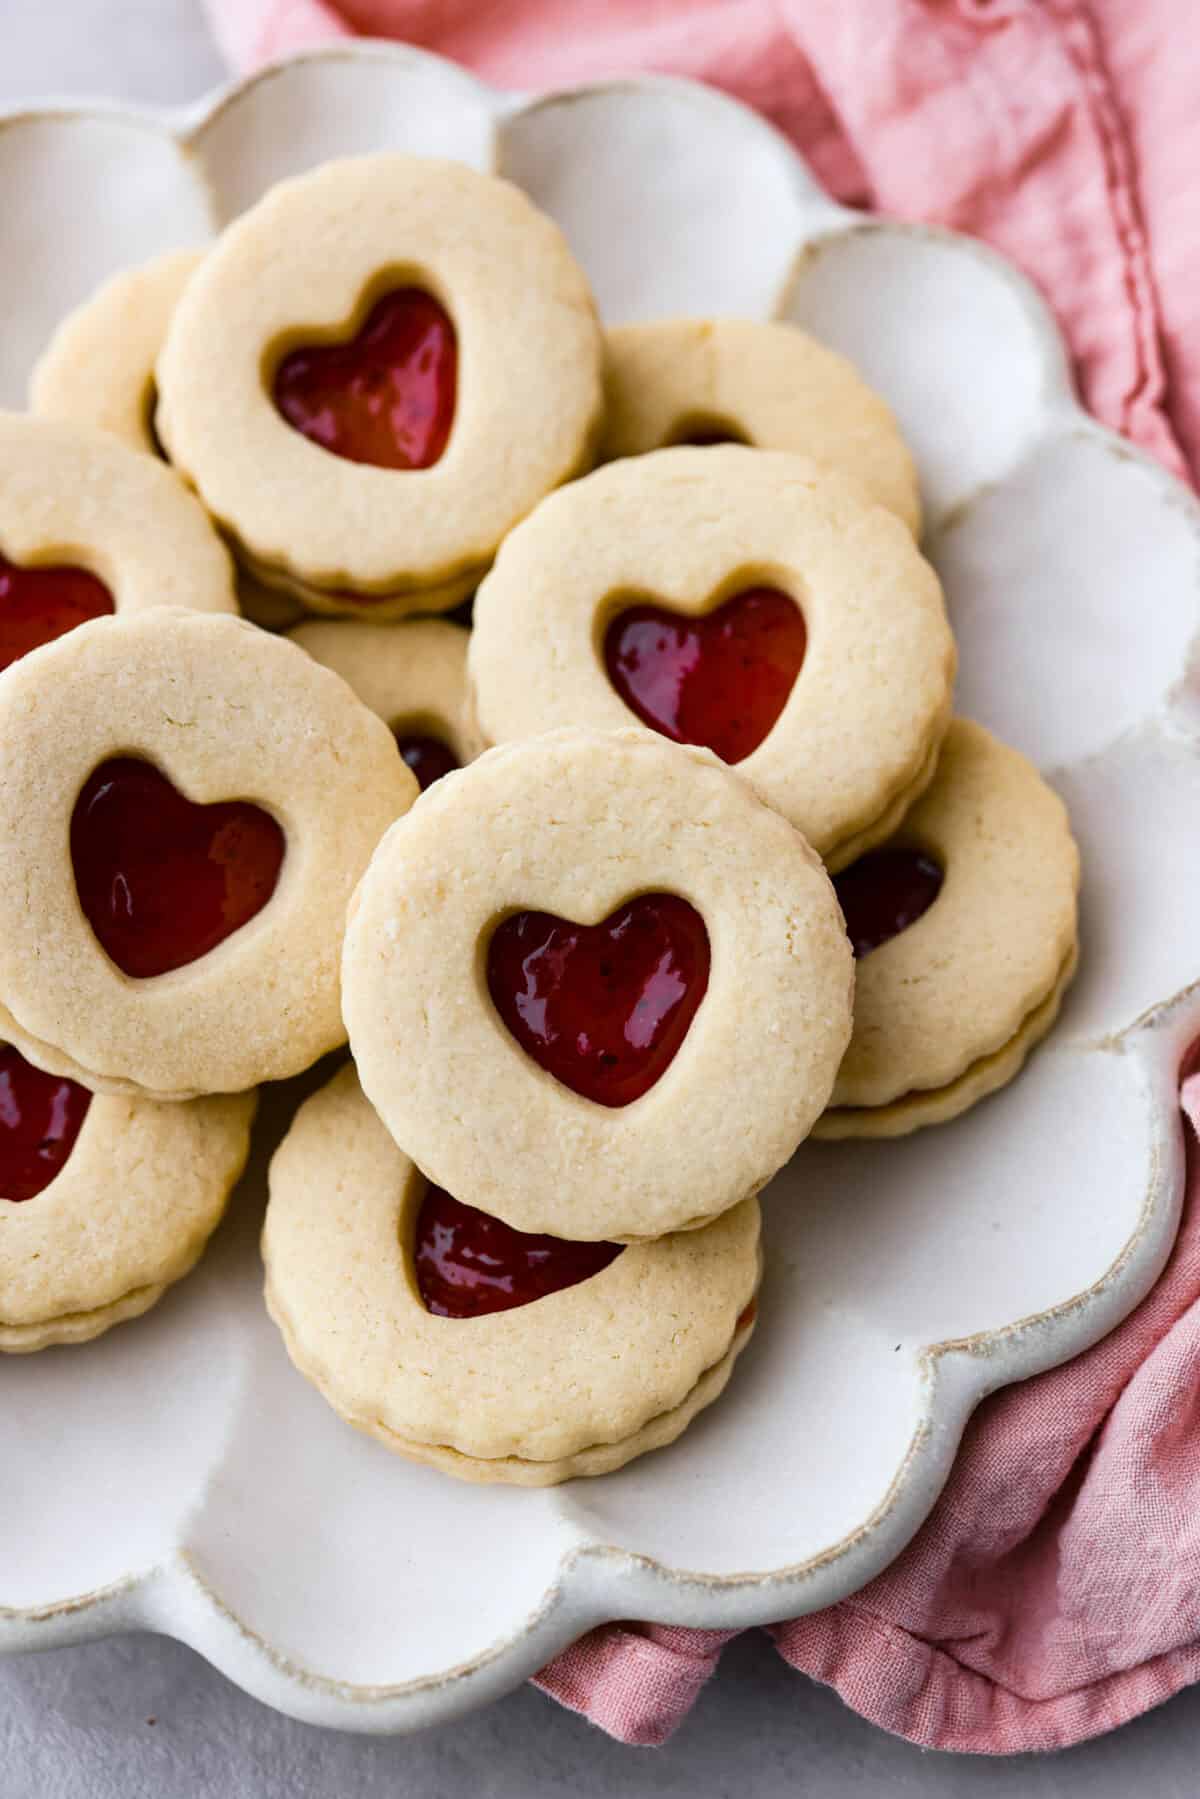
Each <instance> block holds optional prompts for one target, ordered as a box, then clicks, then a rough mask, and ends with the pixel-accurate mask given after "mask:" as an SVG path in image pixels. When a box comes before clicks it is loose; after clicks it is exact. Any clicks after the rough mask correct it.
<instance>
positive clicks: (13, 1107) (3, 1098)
mask: <svg viewBox="0 0 1200 1799" xmlns="http://www.w3.org/2000/svg"><path fill="white" fill-rule="evenodd" d="M91 1103H92V1096H91V1094H90V1093H89V1092H88V1090H87V1088H86V1087H80V1086H79V1085H78V1084H77V1082H75V1081H67V1080H64V1079H63V1078H62V1076H61V1075H57V1074H43V1073H42V1070H41V1069H40V1068H35V1067H34V1066H33V1064H32V1063H31V1062H27V1061H26V1060H25V1058H24V1056H23V1055H21V1054H20V1052H19V1051H18V1050H15V1049H14V1048H13V1047H12V1044H11V1043H5V1044H0V1199H12V1200H22V1199H32V1198H33V1197H34V1195H35V1194H38V1193H40V1192H41V1191H42V1188H43V1187H48V1186H49V1185H50V1182H51V1181H52V1180H53V1179H54V1177H55V1175H56V1174H57V1173H58V1172H59V1170H60V1169H61V1168H62V1167H63V1165H64V1164H65V1162H66V1160H67V1157H68V1156H69V1155H70V1153H71V1151H72V1150H73V1149H74V1147H75V1139H76V1137H78V1135H79V1131H80V1127H81V1125H82V1124H83V1121H84V1119H85V1118H86V1117H87V1109H88V1107H89V1106H90V1105H91Z"/></svg>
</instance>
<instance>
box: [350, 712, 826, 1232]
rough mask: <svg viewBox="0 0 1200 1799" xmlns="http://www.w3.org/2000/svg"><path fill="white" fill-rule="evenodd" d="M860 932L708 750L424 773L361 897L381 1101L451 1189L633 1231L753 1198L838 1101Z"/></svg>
mask: <svg viewBox="0 0 1200 1799" xmlns="http://www.w3.org/2000/svg"><path fill="white" fill-rule="evenodd" d="M852 973H853V970H852V958H851V954H850V946H849V943H848V942H847V940H846V936H845V932H844V930H843V927H842V919H841V914H840V912H839V911H838V908H837V903H836V900H835V899H834V894H833V889H832V887H831V885H830V882H829V880H828V877H827V876H826V874H825V871H824V869H823V868H822V867H821V865H820V863H819V861H818V860H817V857H816V856H815V855H814V854H813V852H812V851H811V850H810V849H809V848H808V846H807V844H806V843H805V842H804V840H803V839H802V838H801V837H800V835H799V834H798V833H797V832H796V831H794V830H792V828H791V827H790V826H789V825H788V824H787V823H786V821H785V820H784V819H782V818H780V817H779V816H778V814H777V813H775V812H772V811H771V810H770V809H769V808H768V807H766V806H764V805H763V804H762V803H761V802H760V801H759V800H758V799H756V797H755V795H754V794H753V792H752V791H751V789H750V788H749V787H748V786H747V785H746V784H745V782H744V781H741V780H739V779H738V778H737V776H736V775H733V774H731V773H730V772H729V770H728V769H725V768H722V767H721V765H720V763H719V762H718V761H717V760H716V758H715V757H713V756H711V755H709V754H708V753H707V752H706V751H702V750H689V749H682V748H679V747H678V746H676V745H674V744H668V743H664V742H662V741H660V740H659V739H656V738H654V737H652V736H650V735H649V733H647V732H643V731H629V732H624V733H622V732H613V733H611V734H605V733H601V732H594V731H583V730H579V731H562V732H558V733H556V734H555V735H553V736H551V737H542V738H539V739H534V740H530V741H529V742H525V743H519V744H512V745H509V746H506V747H505V748H504V749H502V750H495V751H492V752H491V753H490V754H488V755H485V756H483V757H481V758H480V760H479V761H477V762H474V763H472V765H471V766H470V768H467V769H464V770H463V771H462V772H461V773H460V774H457V775H455V777H454V779H453V780H449V781H443V782H441V783H439V784H438V785H437V786H436V787H434V788H432V789H431V790H430V791H429V792H428V793H427V794H426V795H425V796H424V797H423V798H422V800H421V803H420V805H418V806H415V807H414V808H413V810H412V813H411V814H410V816H409V817H408V818H407V819H405V820H402V821H401V822H400V823H399V824H398V825H396V826H395V827H393V829H392V830H391V831H389V832H388V834H387V836H386V837H385V838H384V840H383V842H382V843H381V844H380V845H379V848H378V849H377V850H376V852H375V855H374V856H373V858H372V860H371V866H370V868H369V869H368V871H367V874H366V876H365V877H364V879H363V882H362V884H361V886H360V888H359V890H358V893H357V894H356V896H355V899H354V902H353V904H352V906H351V914H350V921H349V925H348V928H347V935H346V951H345V957H344V961H343V1005H344V1009H345V1016H346V1023H347V1027H348V1030H349V1034H350V1042H351V1047H352V1049H353V1052H354V1058H355V1061H356V1063H357V1065H358V1070H359V1076H360V1078H361V1081H362V1084H363V1088H364V1090H365V1092H366V1094H367V1096H368V1098H369V1099H370V1100H371V1101H372V1103H373V1104H374V1106H375V1108H376V1110H377V1111H378V1112H379V1115H380V1117H381V1118H382V1119H383V1121H384V1123H385V1125H386V1126H387V1128H388V1129H389V1130H390V1131H391V1133H392V1136H393V1138H394V1139H395V1141H396V1142H397V1143H398V1144H399V1145H400V1146H401V1148H403V1149H404V1151H405V1152H406V1153H407V1154H408V1155H410V1156H411V1157H412V1159H413V1160H414V1161H415V1162H416V1163H417V1165H418V1166H419V1167H420V1168H421V1169H422V1170H423V1171H424V1173H425V1174H426V1175H427V1176H428V1177H429V1179H430V1180H431V1181H433V1182H435V1183H436V1184H437V1185H438V1186H441V1187H444V1188H445V1189H446V1191H447V1192H449V1193H451V1194H453V1195H454V1196H455V1198H456V1199H459V1200H461V1201H463V1202H464V1203H466V1204H468V1205H472V1206H477V1207H479V1208H481V1209H482V1210H484V1211H486V1212H490V1213H492V1214H493V1215H494V1216H496V1217H498V1218H501V1219H503V1220H504V1222H505V1223H507V1224H510V1225H512V1226H513V1227H514V1229H517V1230H522V1231H533V1232H548V1233H550V1234H551V1235H554V1236H559V1237H574V1238H580V1239H585V1238H586V1239H622V1240H633V1239H637V1238H644V1237H654V1236H660V1235H662V1234H663V1233H664V1232H667V1231H673V1230H679V1229H682V1228H685V1227H686V1228H691V1227H693V1226H696V1225H700V1224H704V1223H706V1222H707V1221H708V1220H709V1219H711V1218H713V1217H715V1216H716V1215H717V1214H718V1213H720V1212H723V1211H726V1210H727V1209H728V1208H729V1207H731V1206H734V1205H736V1204H737V1202H738V1201H739V1200H741V1199H744V1198H746V1197H747V1196H748V1195H751V1194H754V1193H756V1192H757V1191H758V1189H759V1188H760V1187H762V1186H763V1185H764V1183H765V1182H766V1181H768V1180H769V1179H770V1177H771V1176H772V1175H773V1174H774V1173H775V1171H776V1169H777V1168H779V1167H780V1166H781V1165H782V1164H783V1163H784V1162H785V1161H786V1160H787V1159H788V1157H789V1156H790V1155H791V1154H792V1152H793V1150H794V1149H795V1148H796V1146H797V1144H798V1143H799V1142H800V1141H801V1139H802V1138H803V1137H804V1136H805V1135H806V1133H807V1131H808V1130H809V1128H810V1126H811V1124H812V1123H813V1121H814V1120H815V1118H816V1117H817V1116H818V1115H819V1114H820V1112H821V1111H822V1110H823V1109H824V1107H825V1104H826V1101H827V1099H828V1096H829V1093H830V1091H831V1088H832V1085H833V1079H834V1075H835V1073H836V1070H837V1065H838V1063H839V1062H840V1060H841V1056H842V1053H843V1050H844V1049H845V1046H846V1042H847V1040H848V1037H849V1028H850V999H851V987H852Z"/></svg>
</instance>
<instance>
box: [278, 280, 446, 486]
mask: <svg viewBox="0 0 1200 1799" xmlns="http://www.w3.org/2000/svg"><path fill="white" fill-rule="evenodd" d="M457 384H458V340H457V338H456V336H455V332H454V326H453V324H452V323H451V320H450V316H449V314H448V313H447V312H446V311H445V309H444V307H442V306H440V305H439V304H438V302H437V301H436V300H435V299H434V298H433V295H432V294H427V293H423V292H422V291H421V289H420V288H419V287H398V288H396V289H394V290H393V292H392V293H390V294H385V295H384V296H383V298H382V299H381V300H379V301H378V302H377V303H376V304H375V305H374V306H373V307H372V308H371V311H370V312H369V314H368V315H367V319H366V322H365V324H364V325H363V327H362V330H361V331H360V332H359V333H358V336H357V337H354V338H351V339H350V341H349V342H348V343H340V344H305V345H303V346H301V348H300V349H297V350H292V351H290V352H289V354H288V355H287V356H285V357H284V358H283V361H282V362H281V363H280V364H279V367H278V369H277V370H276V371H275V382H274V389H273V391H274V398H275V405H276V408H277V409H278V411H279V412H280V413H281V414H282V415H283V417H284V418H285V419H286V420H287V422H288V424H289V425H292V426H294V428H295V429H296V430H297V431H299V432H301V433H302V434H303V435H304V436H305V437H307V438H309V439H310V440H311V441H312V442H313V443H316V444H320V446H321V448H322V449H323V450H329V451H330V452H331V453H332V454H333V455H334V456H342V457H344V458H345V459H346V460H347V461H348V462H367V463H371V464H372V465H373V466H374V467H376V468H390V469H417V468H431V467H432V465H433V464H434V463H435V462H436V461H437V460H438V458H439V456H440V455H441V454H442V451H443V450H444V449H445V448H446V441H447V439H448V438H449V436H450V427H451V425H452V424H453V423H454V402H455V394H456V391H457Z"/></svg>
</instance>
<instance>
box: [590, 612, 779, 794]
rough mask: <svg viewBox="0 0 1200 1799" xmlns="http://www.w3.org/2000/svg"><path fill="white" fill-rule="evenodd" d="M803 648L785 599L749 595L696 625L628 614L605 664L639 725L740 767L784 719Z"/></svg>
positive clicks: (673, 615) (677, 617)
mask: <svg viewBox="0 0 1200 1799" xmlns="http://www.w3.org/2000/svg"><path fill="white" fill-rule="evenodd" d="M807 641H808V634H807V632H806V631H805V628H804V618H803V615H802V613H801V611H800V608H799V607H798V606H797V605H796V602H795V601H794V600H793V599H792V598H791V597H790V595H788V594H786V593H780V592H779V590H778V589H777V588H774V587H748V588H747V589H746V591H745V592H744V593H735V594H734V596H733V598H732V599H730V600H726V601H725V603H724V605H722V606H718V607H716V608H715V610H714V611H712V612H705V613H702V614H701V615H700V617H699V618H685V617H684V616H683V614H682V613H679V612H669V611H668V610H667V609H666V608H665V607H663V606H651V605H641V606H631V607H629V608H628V610H627V611H625V612H621V613H618V614H617V616H616V618H614V619H613V621H612V623H611V624H610V625H609V627H608V630H607V631H606V633H605V637H604V662H605V667H606V668H607V670H608V678H609V680H610V681H611V682H612V684H613V686H614V687H615V688H616V690H617V692H618V693H619V694H620V696H621V698H622V699H623V700H624V702H625V704H626V705H627V706H628V707H629V709H630V711H632V712H636V713H637V715H638V717H639V718H640V719H641V720H642V723H643V724H647V725H650V726H652V727H653V729H654V730H656V731H661V732H662V734H663V736H664V737H670V738H671V739H672V740H673V741H674V742H675V743H699V744H703V745H704V746H705V747H706V748H707V749H710V750H715V751H716V753H717V755H718V756H720V758H721V760H722V762H740V761H742V759H743V757H745V756H748V755H749V754H750V752H751V750H756V749H757V748H758V746H759V744H760V743H761V742H762V740H763V738H764V737H765V736H766V735H767V733H768V732H769V731H770V729H771V727H772V726H773V725H774V723H775V721H776V719H777V718H778V717H779V714H780V713H781V712H782V711H783V708H784V706H785V705H786V703H787V697H788V694H789V693H790V692H791V691H792V686H793V684H794V682H795V679H796V676H797V675H798V674H799V673H800V665H801V663H802V662H803V661H804V650H805V646H806V644H807Z"/></svg>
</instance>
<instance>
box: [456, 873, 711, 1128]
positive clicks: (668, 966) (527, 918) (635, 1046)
mask: <svg viewBox="0 0 1200 1799" xmlns="http://www.w3.org/2000/svg"><path fill="white" fill-rule="evenodd" d="M708 968H709V949H708V932H707V931H706V930H705V928H704V920H703V919H702V918H701V916H700V914H699V912H697V911H696V909H695V907H694V906H690V905H689V904H688V902H687V901H686V900H683V899H680V898H678V896H677V895H675V894H671V893H646V894H642V895H641V896H640V897H639V898H638V899H633V900H629V901H627V903H626V904H625V905H623V906H620V907H618V909H617V910H616V911H615V912H612V913H610V914H609V916H608V917H607V918H606V919H604V920H603V921H602V922H601V923H600V924H597V925H580V924H573V923H572V922H571V921H570V920H569V919H565V918H555V917H554V916H553V914H552V913H549V912H516V913H514V914H513V915H512V916H511V917H510V918H506V919H505V920H504V922H503V923H502V924H500V925H498V926H497V928H496V930H495V931H494V932H493V934H492V939H491V942H490V943H489V945H488V955H487V977H488V989H489V991H490V993H491V996H492V1003H493V1004H494V1006H495V1008H496V1010H497V1012H499V1014H500V1016H501V1018H502V1019H503V1020H504V1022H505V1024H506V1025H507V1026H508V1028H509V1030H510V1031H511V1032H512V1034H513V1036H514V1037H515V1038H516V1040H517V1042H518V1043H519V1044H520V1045H521V1048H522V1049H523V1050H525V1051H526V1053H527V1054H528V1055H530V1056H532V1057H533V1059H534V1061H535V1062H538V1063H539V1064H540V1065H541V1066H542V1067H543V1068H544V1069H546V1070H547V1072H548V1073H550V1074H552V1075H553V1076H554V1077H555V1079H556V1080H559V1081H561V1082H562V1083H563V1085H564V1086H565V1087H570V1088H571V1090H572V1091H573V1092H575V1093H580V1094H582V1095H583V1097H584V1098H585V1099H591V1100H595V1101H596V1103H597V1104H598V1105H601V1106H627V1105H629V1103H630V1102H631V1101H632V1100H635V1099H640V1098H641V1096H642V1094H643V1093H646V1092H648V1091H649V1089H650V1088H651V1087H653V1085H654V1083H655V1082H656V1081H657V1080H659V1079H660V1078H661V1077H662V1075H663V1074H664V1073H665V1071H666V1069H667V1067H668V1065H669V1064H670V1062H671V1061H672V1059H673V1057H674V1056H675V1054H676V1052H677V1051H678V1049H679V1046H680V1044H681V1043H682V1042H683V1040H684V1038H685V1037H686V1036H687V1033H688V1027H689V1026H690V1024H691V1022H692V1019H693V1018H694V1017H695V1015H696V1008H697V1007H698V1006H699V1004H700V1001H701V1000H702V999H703V998H704V994H705V991H706V989H707V987H708Z"/></svg>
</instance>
